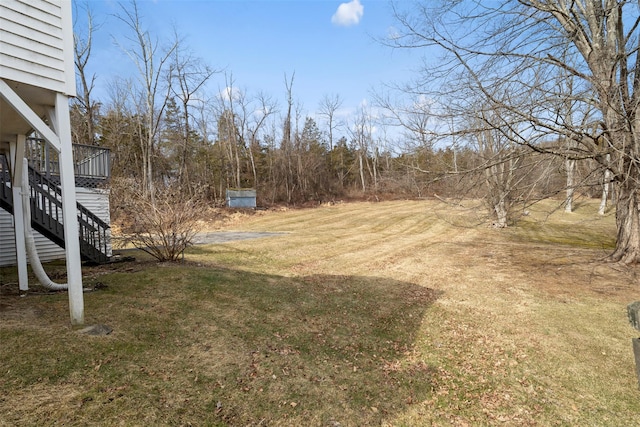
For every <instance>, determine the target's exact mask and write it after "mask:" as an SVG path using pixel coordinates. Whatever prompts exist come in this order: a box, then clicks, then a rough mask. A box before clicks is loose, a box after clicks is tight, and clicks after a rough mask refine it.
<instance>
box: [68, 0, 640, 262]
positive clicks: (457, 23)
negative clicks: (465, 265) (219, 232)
mask: <svg viewBox="0 0 640 427" xmlns="http://www.w3.org/2000/svg"><path fill="white" fill-rule="evenodd" d="M625 3H626V2H615V1H603V2H599V1H596V0H583V1H581V2H575V1H574V2H570V1H566V2H565V1H555V2H533V1H524V0H522V1H512V0H505V1H504V2H503V5H502V7H497V8H494V7H492V6H487V5H485V4H483V3H482V2H479V1H477V2H476V1H454V2H451V1H447V2H441V3H440V2H425V3H424V4H422V5H421V6H419V5H413V6H411V9H409V10H407V11H402V10H400V9H398V8H395V9H394V14H395V18H396V20H397V22H398V23H399V29H400V30H402V31H400V32H399V33H398V34H397V35H396V36H395V37H394V38H393V39H391V40H386V41H383V42H384V43H388V44H390V45H391V46H393V47H396V48H411V49H422V48H424V46H427V45H430V46H435V47H437V48H438V49H440V50H441V51H442V52H444V57H443V59H442V61H440V62H431V63H432V64H434V65H430V66H429V67H427V66H425V67H424V68H423V70H422V71H421V73H422V74H419V75H418V76H417V78H416V82H414V83H411V82H408V83H406V84H400V83H398V84H396V86H395V87H393V88H392V89H390V90H389V91H388V92H387V93H382V92H380V93H377V94H375V95H374V98H375V99H374V103H373V104H372V106H367V105H362V106H361V107H360V109H359V110H358V111H357V113H355V114H352V115H351V116H350V117H349V118H348V119H347V120H345V119H344V117H342V116H341V115H340V114H339V113H340V108H341V106H342V99H341V98H340V95H339V94H328V95H325V96H324V97H323V99H321V100H319V103H318V107H317V111H316V114H315V115H314V117H312V116H309V115H307V114H305V112H304V111H303V109H302V107H301V106H300V105H299V103H297V102H296V98H295V74H292V75H286V74H284V78H283V87H282V89H283V93H284V95H285V102H284V105H279V104H278V103H277V102H276V101H275V100H274V98H273V97H272V96H271V95H269V94H265V93H262V92H257V93H248V92H247V91H246V90H243V89H242V88H241V87H240V86H238V85H237V83H236V81H235V80H234V78H233V75H232V74H231V73H228V72H224V73H223V72H222V71H221V70H216V69H213V68H212V67H210V66H209V65H207V64H206V63H205V61H204V60H202V59H201V58H198V57H196V56H195V55H194V54H193V52H192V51H191V50H190V49H189V47H188V46H187V45H186V43H185V42H184V41H183V40H181V39H180V37H179V35H178V34H177V32H176V33H174V37H173V39H172V40H169V41H166V40H165V41H163V42H162V43H160V42H158V39H157V38H156V37H157V36H156V35H155V34H152V33H150V32H149V31H148V30H147V29H146V28H145V27H144V23H143V20H142V17H141V14H140V11H139V10H138V5H137V3H136V2H135V1H133V2H131V3H129V4H127V5H121V10H120V13H119V14H118V15H117V16H116V19H118V20H120V21H121V22H122V23H123V24H124V26H125V28H126V29H127V34H126V35H125V36H124V37H122V41H121V42H119V43H120V45H121V48H122V50H123V51H124V52H125V53H126V54H127V56H128V57H129V58H130V60H131V63H132V64H133V65H134V69H135V70H137V73H136V74H135V75H133V76H126V77H122V78H120V79H118V80H114V81H112V82H110V84H109V97H108V99H100V100H98V99H94V97H93V90H94V85H95V81H96V78H97V77H96V76H95V75H88V73H87V69H88V67H87V65H88V64H89V63H90V61H91V48H92V38H93V35H94V32H95V31H101V29H100V28H96V26H94V25H93V17H92V16H91V11H90V10H89V9H85V10H83V11H81V12H82V13H87V16H88V19H87V22H88V23H89V25H88V27H87V28H84V29H77V28H76V37H75V59H76V68H77V75H78V78H77V82H78V97H77V98H76V100H75V101H74V102H73V103H72V105H71V117H72V128H73V138H74V142H75V143H80V144H92V145H100V146H104V147H108V148H110V149H111V153H112V159H113V161H112V182H111V185H112V208H113V209H114V211H115V216H117V215H118V212H121V211H122V209H119V208H121V207H123V206H124V205H125V204H126V201H127V200H129V199H131V194H132V192H135V194H136V195H137V196H139V197H142V198H144V199H145V200H147V201H149V202H150V203H151V206H154V205H155V199H156V198H157V197H162V194H165V193H166V194H172V197H177V195H180V196H181V197H187V198H194V197H197V198H199V199H202V200H204V201H206V202H207V203H208V204H210V205H221V204H223V203H224V199H225V192H226V190H227V189H228V188H247V187H248V188H255V189H256V190H257V195H258V204H259V205H262V206H269V205H273V204H281V203H285V204H307V203H322V202H328V201H332V200H337V199H342V198H364V199H376V198H377V199H380V198H399V197H403V198H416V197H440V198H442V199H455V198H460V197H466V198H476V199H478V200H482V201H483V202H484V204H485V207H486V214H487V218H490V220H491V222H492V224H494V225H495V226H497V227H505V226H507V225H509V224H511V223H513V222H514V221H516V220H517V218H518V217H519V215H521V214H522V213H523V212H525V211H526V208H527V206H528V205H529V204H530V203H533V202H535V201H537V200H540V199H542V198H546V197H556V198H557V199H558V200H560V201H561V202H563V203H564V204H565V208H566V210H568V211H570V210H571V209H572V201H573V199H574V197H575V196H576V194H582V195H586V196H588V197H602V200H603V207H602V212H604V211H605V207H606V203H607V201H608V200H609V199H611V198H612V197H614V196H615V197H616V199H615V200H616V202H617V210H618V211H619V210H620V209H621V205H620V200H621V199H620V197H624V198H625V199H624V200H626V201H627V202H628V203H627V202H625V203H627V205H625V206H626V208H625V209H626V210H627V212H633V211H632V210H629V206H631V205H629V203H631V204H633V203H635V202H634V201H633V200H635V199H633V197H632V194H635V193H633V192H631V193H629V191H631V189H626V190H625V188H627V186H629V185H631V184H632V183H633V182H636V179H627V178H625V177H626V176H627V175H625V174H626V173H628V172H626V171H632V170H634V167H635V166H634V165H635V164H636V163H635V162H634V161H633V159H634V158H635V157H633V156H634V155H633V153H635V151H633V150H632V149H631V148H629V147H628V143H627V144H626V145H624V146H620V145H619V144H618V142H617V141H619V140H620V139H623V140H625V141H635V139H634V138H635V136H634V135H635V133H633V132H634V131H633V129H635V128H632V130H631V131H628V132H631V133H628V134H625V133H624V132H625V131H624V130H623V127H624V126H623V122H624V123H627V122H628V121H629V120H630V119H624V120H622V119H623V118H624V117H627V116H628V115H629V114H631V113H630V112H627V111H626V110H625V112H624V113H625V114H627V116H624V117H622V118H621V116H620V114H621V112H620V111H618V109H616V108H613V107H611V103H612V101H611V99H613V98H611V97H615V100H616V101H615V102H614V105H620V106H628V107H625V108H631V106H633V105H635V104H634V103H633V101H632V99H633V97H631V98H630V99H626V98H624V99H620V94H619V91H618V92H616V91H614V90H613V87H614V86H615V88H618V89H619V88H620V86H621V85H624V84H626V83H629V84H631V83H633V85H632V86H633V87H635V84H636V83H635V82H638V81H640V79H637V78H636V76H637V75H636V74H635V69H634V68H633V66H632V65H633V64H636V62H631V59H633V58H635V57H636V56H637V49H635V48H634V49H631V48H630V47H629V46H628V44H629V43H632V39H631V38H630V36H631V35H632V34H635V33H634V32H635V31H637V26H633V25H632V26H631V27H630V28H631V30H630V31H631V32H630V33H629V34H625V33H623V30H622V23H619V24H617V23H616V24H615V25H620V28H618V27H616V26H615V25H614V23H613V21H611V20H612V19H613V18H612V13H613V11H617V12H616V13H618V14H620V13H621V11H622V9H623V8H624V7H626V5H625ZM594 5H595V6H598V5H600V6H602V7H599V8H598V7H595V6H594ZM589 7H591V9H589ZM625 10H626V9H625ZM625 16H626V15H625ZM515 18H518V19H515ZM617 19H622V18H620V16H618V18H617ZM591 21H594V22H591ZM623 21H624V20H623ZM514 22H515V23H517V24H518V25H519V27H518V31H519V32H513V31H512V30H511V28H512V26H513V23H514ZM550 22H555V23H556V24H557V25H556V24H551V23H550ZM625 22H626V21H625ZM605 23H606V25H605ZM598 25H599V26H600V27H598V28H601V32H602V31H604V32H605V34H604V35H599V34H600V33H597V31H596V28H595V27H594V28H591V26H598ZM469 26H471V27H469ZM444 27H446V28H448V29H449V31H445V30H444ZM507 27H508V28H509V30H507ZM452 28H453V29H460V31H462V30H461V29H463V28H475V29H476V35H477V36H478V37H474V38H472V39H469V38H468V37H466V36H465V35H464V34H462V33H458V32H457V31H451V29H452ZM543 30H544V31H543ZM578 30H580V31H583V30H584V31H585V34H583V36H582V37H583V39H584V40H583V39H580V38H579V37H578V35H576V34H577V33H576V34H574V32H575V31H578ZM609 32H611V34H609ZM596 33H597V34H596ZM480 35H482V37H480ZM525 35H528V36H530V39H526V38H523V37H524V36H525ZM609 36H611V37H614V36H616V37H618V39H615V40H613V41H609V39H607V37H609ZM596 37H603V39H602V43H604V44H602V46H604V48H602V49H601V50H602V51H601V52H600V51H598V52H600V53H598V55H600V56H598V58H599V61H602V62H603V64H600V63H599V62H598V63H592V62H593V61H594V59H593V57H592V56H588V55H587V54H586V50H588V47H587V46H583V44H585V43H586V44H587V45H589V44H590V45H593V46H592V47H591V49H592V52H596V51H597V48H599V47H598V46H601V45H599V44H597V42H600V40H599V39H598V40H596ZM620 37H621V38H620ZM534 41H535V43H534ZM614 42H615V43H614ZM607 43H608V44H607ZM612 43H613V45H612ZM536 46H545V47H546V49H547V50H546V51H539V50H536ZM605 48H607V49H618V50H619V51H621V52H618V53H615V52H609V51H605V50H603V49H605ZM585 58H586V59H585ZM622 58H624V61H626V62H625V63H624V64H622V61H623V59H622ZM605 61H609V62H607V64H608V65H607V66H608V67H609V68H607V66H605V65H604V62H605ZM628 62H630V64H629V63H628ZM634 66H635V67H637V65H634ZM605 70H609V71H608V72H605ZM612 70H613V71H615V70H618V71H619V73H620V74H619V76H618V77H616V75H615V73H614V74H612V73H611V71H612ZM596 72H598V73H600V74H597V75H596ZM222 75H223V76H224V88H223V89H222V90H219V91H218V92H217V93H215V94H211V93H208V92H207V91H208V89H207V88H208V87H210V85H209V83H210V82H211V81H212V78H213V77H214V76H222ZM585 76H586V77H585ZM605 76H606V77H607V79H608V80H607V81H608V82H609V83H608V84H607V86H606V88H601V87H600V86H596V83H597V84H599V85H602V84H603V83H602V81H603V79H604V78H605ZM612 76H613V77H612ZM634 79H635V80H634ZM427 81H428V82H430V83H429V84H428V85H427V84H426V83H424V82H427ZM627 86H628V85H627ZM328 89H329V90H330V88H328ZM626 89H627V91H629V90H630V88H629V87H626ZM594 91H595V92H594ZM594 93H595V94H596V98H595V99H594V98H593V94H594ZM605 95H606V96H607V97H608V98H607V99H603V100H601V99H600V98H601V97H604V96H605ZM625 96H627V95H625ZM634 96H635V95H634ZM634 108H635V107H634ZM608 120H609V121H608ZM621 120H622V122H621ZM625 120H627V121H626V122H625ZM634 120H635V119H634ZM390 134H393V137H388V135H390ZM634 144H635V142H634ZM630 176H635V175H633V173H631V175H630ZM613 190H615V191H613ZM629 197H632V199H629ZM636 210H637V209H636ZM632 216H633V215H632ZM635 216H637V215H635ZM618 217H619V221H623V222H624V221H625V219H623V217H621V216H620V215H619V216H618ZM624 218H626V216H625V217H624ZM638 223H640V222H638ZM627 229H628V227H627V226H625V227H621V228H619V233H622V235H621V236H620V238H621V239H623V240H625V241H629V237H628V236H626V235H625V232H624V230H627ZM638 229H639V230H640V227H638ZM636 234H637V236H636V237H634V238H637V240H638V248H640V231H638V232H637V233H636ZM616 258H618V259H619V258H620V256H616ZM625 259H626V258H625Z"/></svg>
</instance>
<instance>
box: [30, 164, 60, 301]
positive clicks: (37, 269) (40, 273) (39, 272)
mask: <svg viewBox="0 0 640 427" xmlns="http://www.w3.org/2000/svg"><path fill="white" fill-rule="evenodd" d="M21 190H22V191H21V193H22V212H23V214H24V239H25V245H26V247H27V255H28V257H29V263H30V264H31V269H32V270H33V273H34V274H35V275H36V278H37V279H38V282H40V284H41V285H42V286H44V287H45V288H47V289H51V290H54V291H64V290H67V289H68V288H69V286H68V285H67V284H66V283H56V282H54V281H53V280H51V279H50V278H49V276H47V273H46V272H45V271H44V268H43V267H42V263H41V262H40V257H38V250H37V249H36V241H35V239H34V238H33V231H32V230H31V204H30V203H29V164H28V162H27V159H24V160H23V167H22V189H21Z"/></svg>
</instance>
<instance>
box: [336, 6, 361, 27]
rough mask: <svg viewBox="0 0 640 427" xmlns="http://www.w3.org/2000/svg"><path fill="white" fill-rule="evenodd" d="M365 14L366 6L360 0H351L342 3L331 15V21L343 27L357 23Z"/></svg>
mask: <svg viewBox="0 0 640 427" xmlns="http://www.w3.org/2000/svg"><path fill="white" fill-rule="evenodd" d="M363 14H364V6H362V4H361V3H360V0H351V1H350V2H349V3H341V4H340V6H338V10H336V13H334V14H333V16H332V17H331V22H332V23H333V24H335V25H339V26H341V27H349V26H351V25H357V24H358V23H359V22H360V19H362V15H363Z"/></svg>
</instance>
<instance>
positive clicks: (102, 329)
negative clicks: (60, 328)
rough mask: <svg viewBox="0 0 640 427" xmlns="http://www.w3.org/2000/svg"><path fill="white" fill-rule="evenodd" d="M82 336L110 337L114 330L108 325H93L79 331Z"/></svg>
mask: <svg viewBox="0 0 640 427" xmlns="http://www.w3.org/2000/svg"><path fill="white" fill-rule="evenodd" d="M78 332H79V333H81V334H87V335H96V336H97V335H109V334H110V333H111V332H113V328H111V327H110V326H107V325H100V324H99V325H91V326H87V327H86V328H82V329H80V330H79V331H78Z"/></svg>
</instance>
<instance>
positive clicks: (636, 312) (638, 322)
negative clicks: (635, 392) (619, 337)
mask: <svg viewBox="0 0 640 427" xmlns="http://www.w3.org/2000/svg"><path fill="white" fill-rule="evenodd" d="M627 315H628V316H629V323H631V326H633V327H634V328H635V329H636V330H638V331H640V301H636V302H632V303H631V304H629V305H628V306H627ZM631 342H632V344H633V356H634V358H635V361H636V376H637V377H638V388H640V338H632V339H631Z"/></svg>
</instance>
